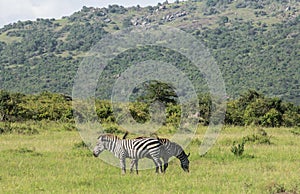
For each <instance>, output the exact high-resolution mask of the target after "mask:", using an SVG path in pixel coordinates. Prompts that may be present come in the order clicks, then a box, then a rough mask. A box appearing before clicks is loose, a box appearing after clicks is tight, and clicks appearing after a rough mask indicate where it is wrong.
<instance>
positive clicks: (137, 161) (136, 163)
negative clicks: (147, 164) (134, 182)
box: [135, 159, 139, 174]
mask: <svg viewBox="0 0 300 194" xmlns="http://www.w3.org/2000/svg"><path fill="white" fill-rule="evenodd" d="M138 166H139V160H138V159H137V160H136V161H135V171H136V174H139V168H138Z"/></svg>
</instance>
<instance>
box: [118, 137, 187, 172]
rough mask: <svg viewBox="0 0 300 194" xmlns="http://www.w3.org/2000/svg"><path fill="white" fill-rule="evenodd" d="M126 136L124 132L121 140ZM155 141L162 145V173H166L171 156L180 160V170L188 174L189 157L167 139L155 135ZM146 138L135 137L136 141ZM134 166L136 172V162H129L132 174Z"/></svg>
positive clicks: (177, 145)
mask: <svg viewBox="0 0 300 194" xmlns="http://www.w3.org/2000/svg"><path fill="white" fill-rule="evenodd" d="M127 135H128V132H126V133H125V134H124V136H123V139H126V137H127ZM155 136H156V138H157V140H159V141H160V143H162V144H163V146H162V147H161V153H160V154H161V155H160V157H161V158H162V159H163V161H164V169H163V172H166V170H167V168H168V166H169V159H170V158H171V157H172V156H175V157H176V158H178V159H179V160H180V165H181V168H182V169H183V170H184V171H185V172H189V165H190V161H189V159H188V157H189V156H190V153H189V154H186V153H185V151H184V150H183V148H182V147H181V146H180V145H179V144H177V143H175V142H172V141H170V140H169V139H167V138H159V137H158V136H157V135H155ZM143 138H146V137H137V138H136V139H143ZM146 157H148V156H146ZM134 165H135V166H136V171H137V172H138V161H137V160H134V159H133V160H132V161H131V167H130V171H131V172H132V170H133V167H134Z"/></svg>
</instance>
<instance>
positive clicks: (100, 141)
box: [93, 135, 105, 157]
mask: <svg viewBox="0 0 300 194" xmlns="http://www.w3.org/2000/svg"><path fill="white" fill-rule="evenodd" d="M103 150H105V141H104V136H103V135H100V136H99V137H98V141H97V144H96V146H95V147H94V150H93V154H94V156H95V157H98V156H99V154H101V152H103Z"/></svg>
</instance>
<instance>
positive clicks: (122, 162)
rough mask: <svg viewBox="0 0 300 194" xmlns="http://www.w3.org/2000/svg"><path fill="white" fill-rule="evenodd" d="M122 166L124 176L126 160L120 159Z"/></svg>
mask: <svg viewBox="0 0 300 194" xmlns="http://www.w3.org/2000/svg"><path fill="white" fill-rule="evenodd" d="M120 165H121V169H122V174H126V162H125V158H121V159H120Z"/></svg>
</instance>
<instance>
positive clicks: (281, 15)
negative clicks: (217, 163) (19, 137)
mask: <svg viewBox="0 0 300 194" xmlns="http://www.w3.org/2000/svg"><path fill="white" fill-rule="evenodd" d="M299 15H300V1H299V0H290V1H287V0H283V1H279V0H266V1H261V0H246V1H244V0H243V1H242V0H235V1H234V0H189V1H186V2H179V1H178V2H175V3H172V4H168V3H165V4H158V5H157V6H148V7H144V8H142V7H140V6H135V7H130V8H124V7H122V6H118V5H111V6H109V7H108V8H92V7H91V8H88V7H83V8H82V10H81V11H79V12H75V13H74V14H72V15H71V16H67V17H63V18H61V19H58V20H55V19H37V20H36V21H23V22H17V23H14V24H9V25H6V26H5V27H4V28H1V29H0V72H1V76H0V83H1V84H0V89H5V90H9V91H17V92H23V93H37V92H41V91H51V92H59V93H64V94H69V95H70V94H71V92H72V86H73V81H74V77H75V75H76V71H77V68H78V66H79V64H80V62H81V61H82V59H83V57H84V56H85V54H86V53H87V52H88V51H89V50H90V49H91V47H92V46H93V45H95V44H96V43H97V42H98V41H99V40H100V39H101V38H102V37H103V36H104V35H105V34H107V33H113V32H116V31H119V30H122V29H124V28H127V27H132V26H138V25H150V24H157V25H170V26H173V27H177V28H180V29H182V30H184V31H185V32H188V33H190V34H192V35H194V36H195V37H197V38H198V39H199V40H201V41H202V42H203V43H204V44H205V46H206V47H207V48H209V49H210V51H211V53H212V55H213V56H214V58H215V59H216V61H217V63H218V65H219V68H220V70H221V72H222V74H223V79H224V80H225V84H226V89H227V93H228V96H230V97H231V98H235V97H237V96H238V95H239V94H241V93H242V92H244V91H246V90H247V89H255V90H257V91H259V92H262V93H263V94H265V95H267V96H278V97H280V98H282V99H284V100H288V101H292V102H296V103H298V104H299V103H300V83H299V80H300V68H299V61H300V42H299V40H300V33H299V29H300V16H299ZM153 50H155V51H153ZM140 51H141V50H136V51H128V52H129V53H128V54H130V56H131V57H129V58H130V59H128V57H126V56H119V58H118V59H116V61H114V62H112V66H111V68H108V69H107V74H108V75H118V74H119V73H121V72H123V71H124V70H125V69H126V67H127V66H128V64H129V62H133V61H135V60H139V58H140V57H141V56H139V53H142V54H143V55H145V54H146V58H148V59H154V58H155V59H159V60H162V61H167V60H169V58H174V59H176V60H177V61H174V62H175V63H176V64H178V67H181V69H184V66H185V65H186V64H187V62H186V61H184V59H183V58H182V57H180V56H176V53H172V52H167V51H164V52H166V54H165V55H164V56H160V55H159V51H161V50H159V48H157V49H153V48H149V47H148V48H143V49H142V51H143V52H140ZM147 53H148V54H147ZM132 56H134V57H132ZM187 74H188V75H189V76H190V78H193V79H194V78H195V77H197V78H196V80H197V83H199V84H197V86H198V87H199V88H198V90H199V91H204V92H205V90H206V86H205V82H204V81H203V80H202V77H201V76H198V75H197V72H195V71H193V70H192V69H190V70H187ZM111 79H112V78H108V81H107V82H105V83H107V84H106V85H105V84H104V85H101V86H100V87H99V91H101V92H107V91H106V88H108V87H109V84H111V83H112V80H111ZM108 95H109V93H107V94H106V96H108Z"/></svg>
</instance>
